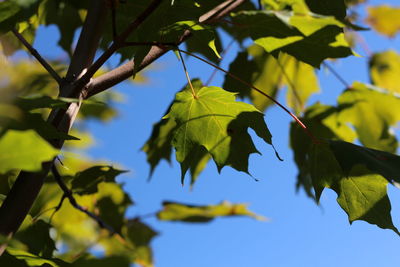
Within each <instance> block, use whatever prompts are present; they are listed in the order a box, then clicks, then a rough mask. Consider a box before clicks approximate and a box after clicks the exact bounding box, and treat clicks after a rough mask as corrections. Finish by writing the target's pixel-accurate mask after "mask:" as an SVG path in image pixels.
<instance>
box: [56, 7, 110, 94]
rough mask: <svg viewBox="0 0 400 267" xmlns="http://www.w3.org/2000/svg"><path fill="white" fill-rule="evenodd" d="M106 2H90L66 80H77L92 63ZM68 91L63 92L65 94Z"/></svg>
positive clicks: (97, 44) (99, 36)
mask: <svg viewBox="0 0 400 267" xmlns="http://www.w3.org/2000/svg"><path fill="white" fill-rule="evenodd" d="M106 2H107V0H92V2H91V7H90V8H89V10H88V14H87V16H86V19H85V23H84V24H83V27H82V31H81V34H80V36H79V40H78V43H77V45H76V48H75V51H74V53H73V55H72V58H71V63H70V65H69V68H68V72H67V76H66V80H67V81H68V82H72V81H75V80H77V79H78V78H79V77H80V76H82V75H83V72H84V71H85V70H86V69H87V68H88V67H89V66H90V65H91V64H92V63H93V60H94V57H95V55H96V51H97V48H98V46H99V41H100V38H101V34H102V32H103V28H104V23H105V17H106V15H107V4H106ZM68 93H69V92H65V93H64V94H65V95H67V94H68Z"/></svg>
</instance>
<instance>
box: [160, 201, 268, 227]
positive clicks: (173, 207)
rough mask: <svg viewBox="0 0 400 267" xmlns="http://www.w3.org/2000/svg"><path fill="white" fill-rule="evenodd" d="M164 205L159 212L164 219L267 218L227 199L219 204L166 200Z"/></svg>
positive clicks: (196, 220) (198, 221) (191, 220)
mask: <svg viewBox="0 0 400 267" xmlns="http://www.w3.org/2000/svg"><path fill="white" fill-rule="evenodd" d="M163 207H164V208H163V210H162V211H159V212H158V213H157V218H158V219H159V220H162V221H182V222H197V223H200V222H209V221H212V220H213V219H215V218H217V217H225V216H248V217H251V218H254V219H257V220H266V218H264V217H262V216H259V215H256V214H255V213H253V212H251V211H249V210H248V209H247V205H246V204H231V203H229V202H227V201H224V202H221V204H218V205H208V206H196V205H187V204H182V203H175V202H164V203H163Z"/></svg>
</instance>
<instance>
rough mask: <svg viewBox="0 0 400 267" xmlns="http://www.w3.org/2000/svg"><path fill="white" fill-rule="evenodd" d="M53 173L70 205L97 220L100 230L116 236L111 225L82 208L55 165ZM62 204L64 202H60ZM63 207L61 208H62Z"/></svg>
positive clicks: (52, 169) (52, 168)
mask: <svg viewBox="0 0 400 267" xmlns="http://www.w3.org/2000/svg"><path fill="white" fill-rule="evenodd" d="M51 172H52V173H53V175H54V179H55V180H56V182H57V184H58V185H59V186H60V188H61V190H62V191H63V192H64V196H65V197H66V198H68V200H69V203H71V205H72V206H73V207H74V208H75V209H77V210H79V211H81V212H83V213H85V214H86V215H88V216H89V217H90V218H92V219H93V220H95V221H96V222H97V224H98V225H99V227H100V228H103V229H106V230H108V231H109V232H110V234H111V235H113V234H115V233H116V231H115V230H114V228H112V227H111V226H110V225H108V224H107V223H106V222H104V221H103V220H102V219H101V218H99V217H98V216H97V215H96V214H94V213H92V212H90V211H88V210H87V209H86V208H84V207H82V206H81V205H79V204H78V202H77V201H76V199H75V198H74V196H73V193H72V191H71V190H70V189H69V188H68V187H67V185H66V184H65V183H64V181H63V180H62V177H61V175H60V173H59V172H58V170H57V168H56V166H55V165H53V166H52V167H51ZM60 203H62V202H60ZM60 207H61V206H60Z"/></svg>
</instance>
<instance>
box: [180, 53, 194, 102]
mask: <svg viewBox="0 0 400 267" xmlns="http://www.w3.org/2000/svg"><path fill="white" fill-rule="evenodd" d="M177 50H178V53H179V57H180V60H181V62H182V66H183V70H184V71H185V75H186V79H187V81H188V83H189V86H190V90H192V95H193V97H194V98H195V99H197V95H196V91H195V90H194V88H193V84H192V82H191V80H190V77H189V73H188V71H187V68H186V64H185V60H184V59H183V56H182V53H181V50H180V49H179V48H177Z"/></svg>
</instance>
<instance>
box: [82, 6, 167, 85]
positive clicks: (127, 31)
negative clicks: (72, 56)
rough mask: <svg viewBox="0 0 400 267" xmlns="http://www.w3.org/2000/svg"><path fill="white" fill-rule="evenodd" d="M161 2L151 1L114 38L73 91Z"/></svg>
mask: <svg viewBox="0 0 400 267" xmlns="http://www.w3.org/2000/svg"><path fill="white" fill-rule="evenodd" d="M161 2H162V0H153V1H152V2H151V3H150V5H149V6H148V7H147V8H146V9H145V10H144V11H143V12H142V13H141V14H140V15H139V16H138V17H137V18H136V19H135V20H134V21H133V22H132V23H131V24H129V25H128V27H127V28H126V29H125V30H124V32H122V33H121V34H120V35H118V36H117V37H116V39H115V40H114V41H113V43H112V44H111V46H110V47H109V48H108V49H107V50H106V51H104V53H103V54H102V55H101V56H100V57H99V58H98V59H97V60H96V61H95V62H94V63H93V65H92V66H90V67H89V68H88V69H87V71H86V72H85V74H84V75H83V76H82V77H81V78H80V79H79V80H78V81H77V83H76V86H75V88H74V91H80V90H81V89H82V88H83V87H84V86H86V85H87V83H88V82H89V81H90V79H91V78H92V77H93V75H94V74H95V73H96V72H97V71H98V70H99V69H100V68H101V67H102V66H103V65H104V63H105V62H106V61H107V60H108V59H109V58H110V57H111V56H112V55H113V54H114V53H115V51H117V50H118V49H119V48H120V47H122V46H124V44H125V41H126V39H127V38H128V37H129V35H130V34H131V33H132V32H133V31H134V30H136V29H137V28H138V27H139V26H140V25H141V24H142V23H143V22H144V21H145V20H146V19H147V18H148V17H149V16H150V15H151V14H152V13H153V12H154V10H156V8H157V7H158V6H159V5H160V4H161Z"/></svg>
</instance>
